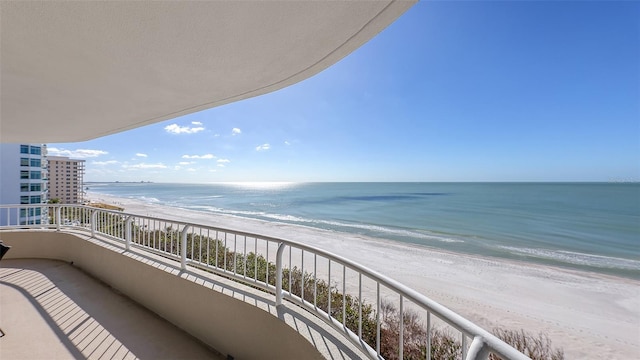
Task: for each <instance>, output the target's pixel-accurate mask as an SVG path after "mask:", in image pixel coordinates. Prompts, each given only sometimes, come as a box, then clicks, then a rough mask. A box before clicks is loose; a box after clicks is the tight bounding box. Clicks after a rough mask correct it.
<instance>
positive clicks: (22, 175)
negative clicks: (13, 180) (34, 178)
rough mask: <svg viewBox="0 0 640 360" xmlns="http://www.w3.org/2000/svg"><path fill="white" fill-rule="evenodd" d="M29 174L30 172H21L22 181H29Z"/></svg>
mask: <svg viewBox="0 0 640 360" xmlns="http://www.w3.org/2000/svg"><path fill="white" fill-rule="evenodd" d="M28 178H29V172H28V171H20V179H28Z"/></svg>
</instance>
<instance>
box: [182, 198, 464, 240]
mask: <svg viewBox="0 0 640 360" xmlns="http://www.w3.org/2000/svg"><path fill="white" fill-rule="evenodd" d="M190 208H193V209H199V210H206V211H211V212H216V213H221V214H226V215H234V216H241V217H249V218H263V219H269V220H275V221H278V222H282V223H287V224H304V225H308V226H312V227H320V228H323V227H325V228H326V227H329V228H330V229H332V230H339V229H345V228H346V229H351V230H364V231H367V232H371V233H378V234H384V235H390V236H400V237H410V238H416V239H423V240H430V241H439V242H445V243H462V242H464V240H460V239H453V238H450V237H444V236H438V235H432V234H425V233H423V232H418V231H414V230H408V229H394V228H389V227H384V226H379V225H371V224H359V223H346V222H340V221H333V220H318V219H308V218H303V217H299V216H295V215H286V214H274V213H267V212H264V211H248V210H228V209H221V208H218V207H213V206H198V205H194V206H190ZM384 235H383V236H384Z"/></svg>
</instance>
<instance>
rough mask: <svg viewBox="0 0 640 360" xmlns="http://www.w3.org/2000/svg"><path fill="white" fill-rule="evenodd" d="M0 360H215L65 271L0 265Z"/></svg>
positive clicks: (62, 266) (63, 266)
mask: <svg viewBox="0 0 640 360" xmlns="http://www.w3.org/2000/svg"><path fill="white" fill-rule="evenodd" d="M0 330H2V333H0V336H2V337H0V358H1V359H70V358H76V359H78V358H87V359H134V358H139V359H223V358H224V357H223V356H222V355H220V354H219V353H217V352H216V351H215V350H212V349H210V348H208V347H206V346H205V345H203V344H202V343H200V342H199V341H197V340H196V339H194V338H193V337H191V336H190V335H188V334H186V333H185V332H183V331H182V330H180V329H178V328H177V327H175V326H174V325H172V324H170V323H169V322H167V321H165V320H163V319H162V318H160V317H159V316H157V315H155V314H154V313H152V312H150V311H148V310H146V309H144V308H143V307H141V306H140V305H138V304H136V303H135V302H133V301H131V300H129V299H128V298H126V297H124V296H122V295H119V294H117V293H115V292H113V291H112V290H111V289H110V288H108V287H107V286H105V285H104V284H102V283H100V282H98V281H96V280H95V279H93V278H91V277H89V276H88V275H86V274H85V273H83V272H81V271H79V270H78V269H76V268H74V267H73V266H71V265H69V264H67V263H64V262H61V261H55V260H35V259H26V260H3V261H2V264H1V267H0Z"/></svg>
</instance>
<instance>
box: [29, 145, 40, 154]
mask: <svg viewBox="0 0 640 360" xmlns="http://www.w3.org/2000/svg"><path fill="white" fill-rule="evenodd" d="M29 150H30V151H29V153H30V154H31V155H40V154H42V152H41V151H40V146H32V147H31V148H29Z"/></svg>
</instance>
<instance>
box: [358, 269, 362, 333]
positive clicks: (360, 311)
mask: <svg viewBox="0 0 640 360" xmlns="http://www.w3.org/2000/svg"><path fill="white" fill-rule="evenodd" d="M358 339H360V340H362V273H361V272H358Z"/></svg>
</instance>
